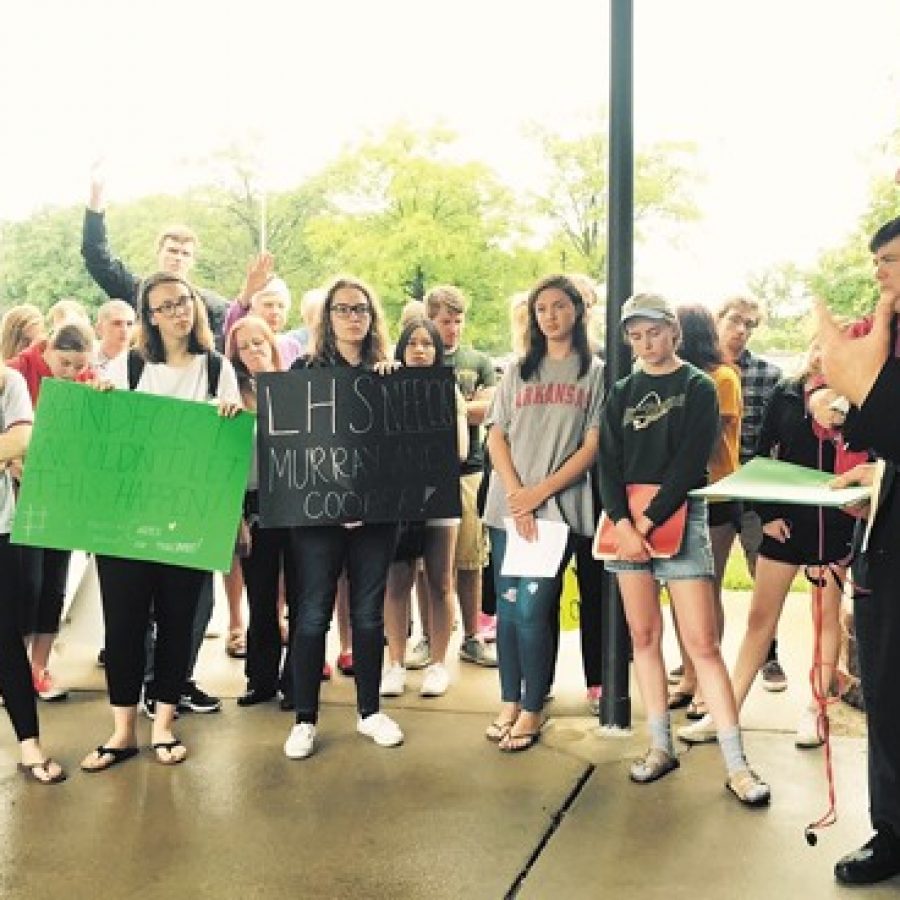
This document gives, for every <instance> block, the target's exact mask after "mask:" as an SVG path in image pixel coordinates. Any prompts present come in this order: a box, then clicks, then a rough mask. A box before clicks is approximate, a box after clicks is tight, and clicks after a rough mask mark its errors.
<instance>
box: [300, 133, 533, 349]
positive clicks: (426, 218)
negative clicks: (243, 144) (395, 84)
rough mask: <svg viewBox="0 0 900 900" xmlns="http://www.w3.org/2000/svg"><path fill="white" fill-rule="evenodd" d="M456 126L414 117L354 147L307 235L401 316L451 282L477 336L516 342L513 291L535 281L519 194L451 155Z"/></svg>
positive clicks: (328, 184)
mask: <svg viewBox="0 0 900 900" xmlns="http://www.w3.org/2000/svg"><path fill="white" fill-rule="evenodd" d="M454 141H455V137H454V135H453V133H452V132H449V131H447V130H446V129H442V128H433V129H431V130H429V131H427V132H425V133H419V132H416V131H413V130H412V129H411V128H409V127H408V126H406V125H403V124H399V125H395V126H394V127H392V128H391V129H390V130H389V131H388V132H387V133H386V134H385V135H384V136H383V137H381V138H380V139H376V140H371V141H368V142H366V143H363V144H361V145H360V146H358V147H356V148H354V149H351V150H348V151H346V152H345V153H344V154H342V156H341V157H340V158H339V159H338V160H336V161H335V162H334V163H333V164H332V165H331V166H330V167H329V168H328V169H327V170H326V172H324V173H323V175H322V178H321V182H322V184H323V185H324V189H325V192H326V196H327V201H328V203H327V209H326V210H325V211H323V212H322V213H321V214H320V215H318V216H316V217H315V218H313V219H312V220H311V221H310V222H309V225H308V229H307V238H308V240H309V243H310V246H311V247H312V248H313V251H314V255H315V256H316V257H317V258H318V260H319V263H320V265H321V266H322V268H323V269H325V270H328V271H332V272H339V271H352V272H355V273H357V274H359V275H361V276H363V277H364V278H365V279H366V280H367V281H370V282H371V283H372V284H373V286H374V287H375V288H376V289H377V290H378V292H379V294H380V295H381V296H382V298H383V299H384V301H385V304H386V306H387V308H388V313H389V316H390V317H391V318H392V319H396V317H397V315H398V313H399V310H400V308H401V307H402V305H403V304H404V303H405V302H406V300H407V299H409V298H411V297H415V298H418V299H421V297H422V296H423V295H424V293H425V291H426V290H427V289H428V288H429V287H430V286H431V285H434V284H436V283H444V282H450V283H453V284H456V285H458V286H459V287H461V288H462V289H463V290H464V291H466V293H467V294H468V295H469V297H470V298H471V300H472V301H473V302H472V312H471V315H470V327H469V335H468V336H469V338H470V339H472V340H473V342H475V343H479V344H481V345H484V346H486V347H487V348H488V349H495V350H500V349H502V348H505V347H506V345H507V344H508V337H507V334H508V329H507V324H506V323H507V318H506V306H505V298H506V297H507V296H508V295H509V294H510V293H512V292H513V290H515V289H518V288H520V287H521V286H524V284H527V283H528V281H530V280H533V276H534V273H535V271H536V270H537V269H539V268H540V264H539V262H538V260H540V259H541V254H540V253H539V252H533V251H528V250H526V249H525V248H524V245H523V242H524V239H525V236H526V235H525V233H524V232H523V230H522V228H521V226H520V224H519V223H520V222H521V217H520V216H518V215H517V206H516V202H515V198H514V197H513V195H512V193H511V192H510V191H509V189H508V188H506V187H505V186H503V185H502V184H501V183H500V181H499V179H498V178H497V177H496V175H495V174H494V173H493V172H492V171H491V170H490V169H489V168H488V167H487V166H485V165H484V164H482V163H479V162H459V161H454V160H453V159H452V158H451V157H452V154H451V151H452V146H453V143H454Z"/></svg>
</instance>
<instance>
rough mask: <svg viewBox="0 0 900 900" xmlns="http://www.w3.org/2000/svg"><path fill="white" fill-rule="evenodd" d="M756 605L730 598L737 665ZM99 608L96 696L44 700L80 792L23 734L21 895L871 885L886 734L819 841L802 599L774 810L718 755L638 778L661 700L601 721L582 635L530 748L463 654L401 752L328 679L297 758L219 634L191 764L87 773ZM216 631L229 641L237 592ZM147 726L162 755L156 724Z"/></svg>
mask: <svg viewBox="0 0 900 900" xmlns="http://www.w3.org/2000/svg"><path fill="white" fill-rule="evenodd" d="M746 602H747V598H746V595H741V594H734V595H730V596H729V598H728V601H727V611H728V612H727V614H728V621H729V625H728V628H727V632H726V642H725V645H726V657H727V658H728V659H732V658H733V653H734V649H735V641H736V640H737V638H738V637H739V633H740V629H741V628H742V625H743V618H744V615H745V610H746ZM98 606H99V604H98V603H97V598H96V592H95V587H94V586H93V585H92V584H91V582H90V579H88V581H87V583H86V584H85V586H84V589H83V590H82V591H81V593H80V594H79V596H78V598H77V599H76V601H75V603H74V604H73V607H72V609H71V611H70V622H69V623H68V624H67V625H66V627H65V628H64V630H63V632H62V635H61V640H60V643H61V647H60V652H59V654H58V656H57V657H56V658H55V662H54V671H55V673H56V674H57V676H58V678H59V679H60V681H64V682H65V683H67V684H69V685H71V686H74V687H75V688H76V690H75V691H74V692H73V693H72V695H71V697H70V699H69V700H68V701H67V702H65V703H59V704H52V705H50V704H42V705H41V707H40V713H41V725H42V734H43V739H44V741H45V743H46V745H47V747H48V748H49V749H50V750H51V751H52V752H53V754H54V755H55V756H57V757H58V758H59V759H61V760H62V761H63V762H64V764H65V765H66V766H67V767H68V768H69V771H70V773H71V777H70V779H69V780H68V781H67V782H66V783H65V784H64V785H61V786H59V787H52V788H46V787H41V786H37V785H33V784H29V783H26V782H25V780H24V779H23V778H22V776H21V775H19V774H18V773H17V772H16V770H15V762H16V761H17V754H16V746H15V742H14V739H13V735H12V732H11V730H10V729H8V728H6V729H4V730H3V731H2V732H0V898H3V900H7V898H20V897H21V898H26V897H27V898H52V900H55V898H61V900H62V898H67V900H68V898H71V900H80V898H86V900H99V898H104V900H105V898H139V900H145V898H146V900H150V898H154V900H155V898H170V897H176V896H177V897H183V898H206V897H218V898H257V897H259V898H280V897H299V898H305V897H315V898H317V900H319V898H321V900H326V898H379V900H380V898H389V900H394V898H396V900H401V898H434V900H439V898H459V897H467V898H475V900H480V898H504V897H513V896H516V897H520V898H539V900H544V898H553V900H563V898H566V900H568V898H576V900H580V898H595V897H601V896H607V897H627V898H630V897H635V898H655V897H666V898H681V897H685V898H687V897H691V898H718V897H729V898H765V900H772V898H780V897H789V896H816V897H817V898H828V897H838V896H845V895H846V893H847V891H846V889H843V888H841V887H839V886H838V885H836V884H835V882H834V879H833V875H832V867H833V863H834V861H835V859H836V858H837V857H838V856H839V855H841V854H842V853H844V852H845V851H847V850H848V849H850V848H851V847H854V846H857V845H858V844H859V843H861V842H862V841H863V840H865V839H867V838H868V836H869V827H868V819H867V815H866V785H865V765H866V754H865V742H864V740H862V739H860V738H858V737H838V738H836V739H835V740H834V743H833V750H834V766H835V773H836V783H837V790H838V808H839V818H838V822H837V824H836V825H835V826H833V827H832V828H829V829H826V830H825V831H824V832H822V833H821V835H820V839H819V843H818V846H817V847H815V848H810V847H808V846H807V844H806V842H805V841H804V838H803V829H804V827H805V826H806V825H807V824H808V823H809V822H810V821H813V820H815V819H817V818H818V817H819V816H820V815H821V814H822V813H823V812H824V811H825V808H826V806H827V795H826V784H825V779H824V761H823V754H822V752H821V751H804V752H802V751H798V750H796V749H795V748H794V745H793V735H792V729H793V725H794V721H795V719H796V717H797V714H798V712H799V710H800V707H801V705H802V703H803V702H804V691H803V683H804V677H805V669H806V668H807V667H808V659H809V655H810V650H809V648H810V645H811V641H810V639H809V627H808V613H807V610H808V604H807V602H806V601H805V599H804V598H803V597H799V596H798V597H792V598H791V599H790V601H789V603H788V606H787V609H786V614H785V618H784V620H783V625H782V628H781V631H780V638H781V643H782V648H783V649H782V654H781V655H782V662H783V664H784V665H785V668H786V670H787V671H788V675H789V682H790V687H789V689H788V690H787V691H786V692H785V693H783V694H777V695H773V694H767V693H765V692H764V691H763V690H762V689H761V688H760V687H759V686H756V687H755V688H754V690H753V692H752V693H751V697H750V699H749V701H748V705H747V707H746V715H745V717H744V722H745V726H746V728H747V735H746V745H747V750H748V756H749V758H750V760H751V762H752V764H753V765H754V767H755V768H756V769H757V770H758V771H759V772H760V774H762V775H763V776H764V777H765V778H766V779H767V780H769V781H770V783H771V785H772V790H773V803H772V805H771V807H770V808H768V809H763V810H746V809H744V808H742V807H741V806H740V805H739V804H738V803H737V802H736V801H735V800H734V798H733V797H731V796H730V795H729V794H728V793H727V792H726V791H725V789H724V787H723V781H724V772H723V767H722V763H721V758H720V756H719V753H718V750H717V748H716V747H715V746H705V747H695V748H693V749H690V750H686V749H685V751H684V753H683V755H682V756H681V763H682V765H681V768H680V769H679V770H678V771H677V772H675V773H673V774H672V775H670V776H668V777H666V778H665V779H663V780H662V781H661V782H659V783H656V784H654V785H648V786H637V785H634V784H631V783H630V782H629V780H628V777H627V772H628V764H629V761H630V759H631V758H632V757H633V756H635V755H637V754H638V753H639V752H641V751H642V750H643V749H644V746H645V743H644V736H643V732H642V727H641V726H642V723H641V716H642V713H641V709H640V706H639V704H638V703H637V701H635V731H634V733H630V732H628V733H616V734H610V733H607V732H602V731H601V730H600V729H599V728H598V725H597V722H596V720H595V719H592V718H591V717H590V716H588V715H587V711H586V704H585V701H584V699H583V697H584V690H583V685H582V684H581V681H580V661H579V656H578V641H577V635H576V634H574V633H567V634H564V635H563V637H562V641H561V654H560V666H559V670H558V673H557V680H556V684H555V688H554V696H555V699H554V700H553V702H552V703H551V704H550V705H549V707H548V713H549V715H550V719H549V722H548V725H547V726H546V728H545V729H544V732H543V734H542V739H541V742H540V743H539V745H538V746H536V747H535V748H534V749H533V750H531V751H529V752H527V753H522V754H516V755H507V754H501V753H499V752H498V751H497V749H496V747H495V746H494V745H493V744H490V743H489V742H488V741H486V740H485V739H484V737H483V732H484V728H485V726H486V725H487V723H488V722H489V721H490V716H491V715H492V714H493V712H494V711H495V705H496V700H497V696H498V688H497V676H496V672H495V671H493V670H488V669H480V668H478V667H476V666H471V665H465V664H458V663H456V662H454V663H453V664H452V665H451V666H450V668H451V672H452V675H453V679H454V682H453V684H452V686H451V688H450V690H449V691H448V693H447V695H446V696H444V697H442V698H438V699H436V700H424V699H421V698H420V697H419V696H418V692H417V687H418V684H419V679H420V677H421V675H420V674H417V673H410V675H409V678H408V683H407V692H406V694H405V695H404V696H403V697H402V698H399V699H397V700H389V701H386V702H385V705H384V708H385V709H386V710H387V711H388V712H390V713H391V715H393V716H394V717H395V718H396V719H397V721H398V722H399V723H400V725H401V726H402V728H403V730H404V732H405V736H406V741H405V743H404V745H403V746H402V747H399V748H395V749H382V748H379V747H377V746H375V745H374V744H372V743H371V742H370V741H368V740H367V739H365V738H363V737H360V736H359V735H358V734H357V733H356V731H355V727H354V726H355V716H354V710H353V689H352V682H350V681H349V680H348V679H346V678H344V677H342V676H340V675H338V674H336V675H335V677H334V680H333V681H332V683H330V684H326V685H324V686H323V695H322V696H323V708H322V716H321V721H320V728H319V734H320V738H319V741H318V742H317V749H316V753H315V754H314V755H313V756H312V757H310V758H309V759H307V760H301V761H291V760H288V759H286V758H285V757H284V755H283V754H282V751H281V745H282V743H283V741H284V738H285V737H286V736H287V733H288V731H289V730H290V726H291V724H292V716H291V715H290V714H289V713H283V712H280V711H279V710H278V708H277V706H276V705H275V704H268V705H265V706H261V707H254V708H251V709H239V708H238V707H237V706H236V705H235V703H234V699H233V698H234V697H236V696H237V695H238V694H239V693H241V692H242V690H243V686H244V684H243V677H242V663H241V662H240V661H237V660H232V659H230V658H228V657H227V656H226V655H225V653H224V640H223V639H222V638H218V639H211V640H207V641H206V642H205V644H204V648H203V651H202V655H201V663H200V670H199V677H198V681H199V682H200V684H201V685H202V686H203V687H204V688H205V689H207V690H209V691H213V692H217V693H220V694H221V695H222V696H223V697H224V698H226V699H225V705H224V709H223V711H222V712H220V713H217V714H214V715H207V716H199V715H191V714H188V715H185V716H182V717H181V719H180V720H179V723H178V727H177V731H178V734H179V736H180V737H181V738H182V739H183V740H184V742H185V743H186V744H187V746H188V748H189V751H190V758H189V759H188V761H187V762H186V763H185V764H184V765H181V766H176V767H172V768H166V767H164V766H161V765H159V764H158V763H156V762H155V761H154V759H153V757H152V755H151V753H150V751H149V750H147V749H144V750H143V751H142V752H141V753H140V754H139V756H138V757H136V758H134V759H132V760H129V761H128V762H126V763H124V764H122V765H120V766H117V767H115V768H113V769H111V770H109V771H106V772H103V773H97V774H90V775H88V774H84V773H81V772H79V771H78V770H77V766H78V761H79V760H80V759H81V758H82V756H83V755H84V754H85V753H86V752H87V751H88V750H89V749H90V748H91V747H93V746H96V745H97V744H98V743H100V742H101V741H102V740H103V739H105V738H106V737H107V736H108V734H109V729H110V714H109V708H108V706H107V705H106V700H105V696H104V694H103V693H102V688H103V675H102V671H101V670H100V669H98V668H97V667H96V665H95V659H96V651H97V649H98V646H99V642H100V630H99V610H98ZM214 625H215V626H216V628H217V629H218V630H219V631H221V632H222V633H224V631H225V625H226V619H225V612H224V603H223V602H221V598H220V602H218V603H217V608H216V614H215V617H214ZM457 640H458V636H457ZM670 640H671V638H670V636H669V637H667V647H668V649H669V651H671V646H670ZM451 646H452V647H453V648H454V649H455V646H456V642H454V644H452V645H451ZM335 652H336V650H335V649H334V648H332V651H331V657H332V658H333V656H334V655H335ZM673 656H674V654H672V653H671V652H669V658H670V659H672V658H673ZM855 716H856V714H855V713H853V712H847V713H846V714H843V713H842V715H841V720H842V722H843V723H844V724H845V726H846V727H844V729H843V730H845V731H847V730H849V731H850V732H851V733H854V732H855V733H858V731H859V728H858V721H857V720H856V718H855ZM678 723H680V714H676V724H678ZM139 727H140V734H141V739H142V741H143V743H144V744H145V745H146V743H147V742H148V741H149V723H148V722H146V721H142V722H141V724H140V726H139ZM898 888H900V883H898V882H897V881H896V880H895V881H893V882H888V883H887V884H885V885H882V886H879V887H876V888H871V889H868V890H867V891H866V896H867V897H882V896H883V897H888V896H890V897H896V896H898Z"/></svg>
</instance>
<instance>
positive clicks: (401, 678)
mask: <svg viewBox="0 0 900 900" xmlns="http://www.w3.org/2000/svg"><path fill="white" fill-rule="evenodd" d="M405 690H406V669H404V668H403V666H401V665H400V663H394V665H392V666H391V667H390V668H387V669H385V670H384V671H383V672H382V673H381V688H380V689H379V693H380V694H381V696H382V697H399V696H401V695H402V694H403V692H404V691H405Z"/></svg>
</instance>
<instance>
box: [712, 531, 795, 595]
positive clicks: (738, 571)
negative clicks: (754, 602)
mask: <svg viewBox="0 0 900 900" xmlns="http://www.w3.org/2000/svg"><path fill="white" fill-rule="evenodd" d="M723 587H724V589H725V590H726V591H752V590H753V578H752V577H751V575H750V570H749V569H748V568H747V560H746V558H745V557H744V553H743V551H742V550H741V549H740V547H739V546H738V545H737V543H735V545H734V549H733V550H732V551H731V556H729V557H728V564H727V565H726V566H725V580H724V583H723ZM808 588H809V582H808V581H807V580H806V576H805V575H804V574H803V570H802V569H801V570H800V571H799V572H797V577H796V578H794V580H793V582H792V583H791V590H792V591H800V592H804V591H806V590H808Z"/></svg>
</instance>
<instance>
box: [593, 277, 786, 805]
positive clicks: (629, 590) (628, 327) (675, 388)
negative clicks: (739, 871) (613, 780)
mask: <svg viewBox="0 0 900 900" xmlns="http://www.w3.org/2000/svg"><path fill="white" fill-rule="evenodd" d="M621 321H622V328H623V331H624V336H625V339H626V341H627V342H628V344H629V345H630V346H631V350H632V353H633V354H634V356H635V358H636V361H637V363H638V368H636V369H635V371H634V372H633V373H632V374H631V375H628V376H627V377H626V378H623V379H621V380H620V381H618V382H616V384H615V386H614V387H613V388H612V390H611V391H610V395H609V398H608V400H607V402H606V405H605V407H604V410H603V418H602V421H601V423H600V433H601V435H602V439H601V441H600V457H599V462H600V494H601V497H602V500H603V509H604V510H605V512H606V516H607V517H608V518H609V520H610V522H612V523H614V528H613V532H614V543H615V545H616V546H615V557H614V558H613V559H610V560H608V561H607V563H606V567H607V569H608V570H609V571H611V572H615V573H616V577H617V579H618V584H619V590H620V591H621V594H622V602H623V604H624V607H625V618H626V619H627V620H628V628H629V631H630V632H631V640H632V644H633V647H634V668H635V673H636V674H637V679H638V684H639V686H640V690H641V696H642V698H643V701H644V706H645V708H646V710H647V725H648V728H649V731H650V749H649V750H648V751H647V752H646V754H645V755H644V756H643V757H642V758H641V759H639V760H636V761H635V762H634V763H633V764H632V766H631V779H632V781H635V782H637V783H639V784H646V783H649V782H651V781H655V780H656V779H658V778H662V777H663V776H664V775H666V774H667V773H669V772H671V771H672V770H673V769H676V768H677V767H678V758H677V756H676V754H675V748H674V745H673V743H672V732H671V724H670V719H669V710H668V696H667V695H668V691H667V686H666V671H665V666H664V664H663V657H662V648H661V641H662V616H661V612H660V606H659V582H665V583H666V585H667V587H668V590H669V596H670V597H671V599H672V606H673V609H674V611H675V617H676V620H677V621H678V625H679V629H680V634H681V638H682V641H683V642H684V647H685V649H686V650H687V652H688V653H689V654H690V657H691V659H692V660H693V662H694V668H695V669H696V672H697V680H698V682H699V684H700V687H701V689H702V691H703V696H704V698H705V700H706V703H707V706H708V707H709V710H710V713H711V715H712V717H713V720H714V721H715V723H716V728H717V731H718V739H719V745H720V747H721V749H722V754H723V756H724V757H725V764H726V768H727V771H728V779H727V781H726V787H727V788H728V789H729V790H730V791H731V792H732V793H733V794H735V796H736V797H737V798H738V799H739V800H740V801H741V802H742V803H745V804H747V805H749V806H759V805H762V804H765V803H768V802H769V786H768V785H767V784H766V783H765V782H763V781H761V780H760V779H759V777H758V776H757V775H756V774H755V773H754V772H753V771H752V769H750V767H749V766H748V765H747V760H746V758H745V756H744V748H743V744H742V741H741V733H740V729H739V728H738V724H737V711H736V709H735V703H734V694H733V693H732V691H731V683H730V682H729V680H728V672H727V671H726V669H725V664H724V662H723V661H722V654H721V652H720V650H719V638H718V629H717V625H716V615H715V602H714V599H713V556H712V550H711V548H710V541H709V528H708V525H707V520H706V503H705V502H704V501H703V500H696V499H691V498H690V497H689V496H688V492H689V491H690V490H691V489H693V488H697V487H702V486H703V485H705V484H706V480H707V464H708V461H709V458H710V455H711V453H712V450H713V447H714V444H715V441H716V435H717V432H718V427H719V407H718V402H717V400H716V388H715V384H714V383H713V380H712V379H711V378H710V377H709V376H708V375H706V374H705V373H704V372H701V371H700V370H699V369H697V368H695V367H694V366H692V365H690V364H689V363H686V362H683V361H682V360H681V359H680V358H679V357H678V356H677V355H676V349H677V347H678V344H679V341H680V338H681V331H680V327H679V325H678V321H677V318H676V316H675V311H674V309H673V308H672V306H671V305H670V304H669V302H668V301H667V300H665V299H664V298H663V297H660V296H658V295H656V294H637V295H635V296H634V297H631V298H629V299H628V300H627V301H626V302H625V304H624V305H623V307H622V317H621ZM632 488H640V489H644V490H645V491H646V493H647V494H648V495H652V496H651V499H650V501H649V505H646V506H641V505H639V504H636V503H634V502H633V498H634V496H636V495H637V494H638V493H640V491H637V490H631V489H632ZM648 489H649V490H648ZM682 511H684V515H685V519H684V522H683V530H682V533H681V534H680V535H679V536H678V539H677V540H675V541H672V542H671V543H672V544H673V545H674V544H677V545H678V546H677V547H676V546H669V547H666V548H663V547H658V548H657V549H655V550H654V547H653V545H652V543H651V542H653V541H654V540H656V541H657V542H661V537H659V535H660V533H661V531H662V529H660V531H657V529H658V528H659V527H660V526H662V525H663V524H664V523H668V524H671V521H672V520H673V519H676V520H677V517H679V516H680V514H681V512H682ZM654 531H657V536H656V537H654V535H653V532H654ZM667 551H669V555H668V556H666V555H663V554H664V553H665V552H667ZM671 551H674V553H672V552H671Z"/></svg>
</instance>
